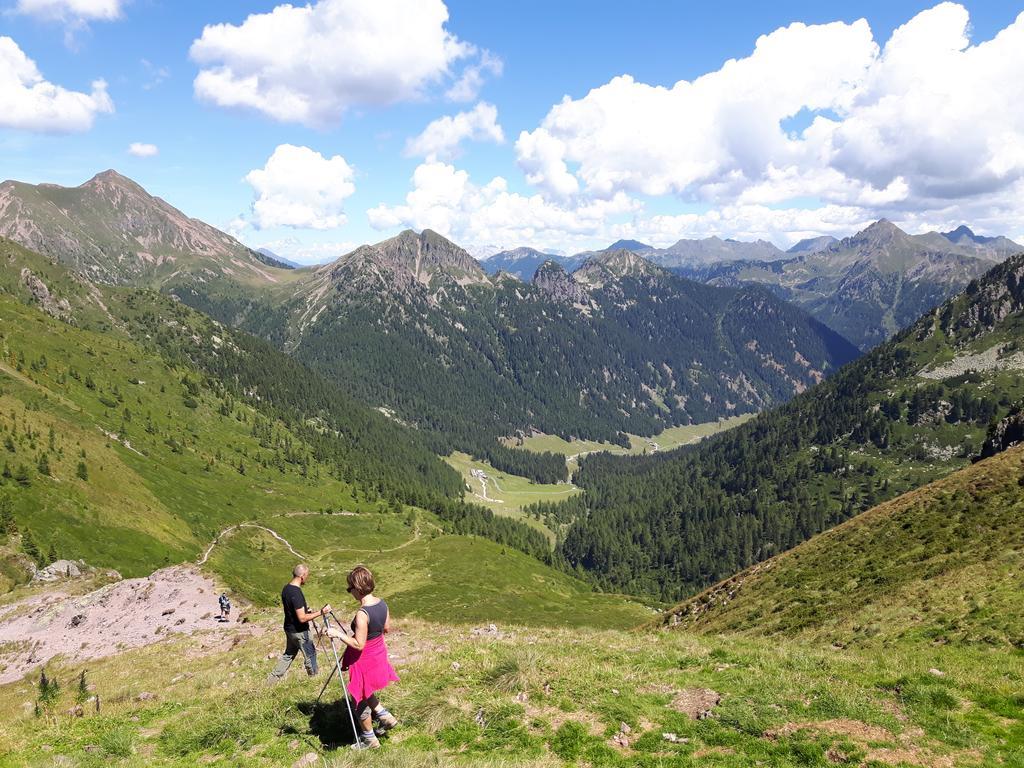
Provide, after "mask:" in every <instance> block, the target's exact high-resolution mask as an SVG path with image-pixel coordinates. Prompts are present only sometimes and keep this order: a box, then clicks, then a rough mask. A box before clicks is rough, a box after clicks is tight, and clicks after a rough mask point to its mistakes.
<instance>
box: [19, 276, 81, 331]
mask: <svg viewBox="0 0 1024 768" xmlns="http://www.w3.org/2000/svg"><path fill="white" fill-rule="evenodd" d="M21 284H22V285H23V286H25V288H26V289H27V290H28V292H29V294H31V296H32V300H33V301H34V302H35V303H36V304H37V305H39V308H40V309H41V310H43V312H45V313H46V314H48V315H51V316H53V317H56V318H57V319H58V320H69V319H70V318H71V304H69V303H68V300H67V299H58V298H57V297H56V296H54V295H53V294H51V293H50V288H49V287H48V286H47V285H46V283H44V282H43V281H42V279H41V278H39V277H38V276H37V275H35V274H34V273H33V272H32V270H30V269H29V268H28V267H22V270H21Z"/></svg>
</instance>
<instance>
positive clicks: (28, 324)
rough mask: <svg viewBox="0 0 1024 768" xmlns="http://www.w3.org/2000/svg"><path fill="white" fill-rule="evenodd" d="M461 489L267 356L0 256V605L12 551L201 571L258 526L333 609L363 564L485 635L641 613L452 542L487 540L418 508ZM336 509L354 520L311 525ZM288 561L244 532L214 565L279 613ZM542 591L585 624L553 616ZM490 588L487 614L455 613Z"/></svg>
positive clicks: (12, 256)
mask: <svg viewBox="0 0 1024 768" xmlns="http://www.w3.org/2000/svg"><path fill="white" fill-rule="evenodd" d="M23 269H27V270H29V271H30V273H31V275H33V276H35V277H36V278H38V280H39V281H40V282H41V283H42V284H45V285H46V286H47V293H48V295H49V296H50V298H52V299H53V300H54V302H56V303H55V304H52V305H46V306H56V307H58V309H60V313H61V319H58V318H57V317H53V316H51V315H50V314H47V313H46V312H45V311H42V308H43V306H44V303H43V302H42V300H41V299H40V298H39V296H40V295H41V294H40V293H39V290H38V286H37V290H36V294H35V295H34V294H33V292H32V291H31V290H30V289H29V287H28V285H27V284H26V280H25V278H24V276H23V274H22V270H23ZM61 301H64V302H66V304H60V302H61ZM265 371H266V372H265ZM318 381H319V382H320V384H318ZM297 400H299V401H301V403H302V405H303V406H304V407H305V409H306V410H304V411H301V412H300V411H297V410H296V408H295V402H296V401H297ZM375 457H376V458H375ZM461 490H462V483H461V481H460V480H459V477H458V475H457V474H456V473H455V472H454V471H452V470H451V469H450V468H448V467H447V465H445V464H444V463H443V462H442V461H441V460H440V459H438V458H437V457H436V456H434V455H432V454H431V453H430V452H429V449H428V448H427V447H426V446H425V445H424V444H423V442H422V440H420V439H419V437H418V436H417V435H416V434H415V433H414V432H412V431H411V430H408V429H406V428H404V427H400V426H399V425H396V424H394V423H393V422H391V421H390V420H388V419H386V418H385V417H384V416H382V415H380V414H378V413H376V412H375V411H373V410H372V409H369V408H366V407H363V406H358V405H357V404H354V403H346V402H345V401H344V398H343V393H339V392H337V391H336V390H335V389H333V388H331V387H330V386H329V385H327V384H326V383H323V382H322V380H319V379H318V378H317V377H315V376H314V375H313V374H310V373H309V372H308V371H304V369H302V368H301V367H300V366H299V365H298V364H297V363H295V362H294V361H291V360H289V359H288V358H285V357H284V356H283V355H282V354H281V353H279V352H277V351H276V350H273V348H271V347H270V346H269V345H267V344H263V343H259V342H256V341H255V340H251V339H249V340H247V339H246V338H245V337H243V336H241V335H239V334H235V333H233V332H231V331H229V330H226V329H223V328H220V327H217V326H216V325H214V324H213V323H212V322H211V321H210V320H209V319H208V318H205V317H203V316H201V315H199V314H198V313H196V312H194V311H193V310H190V309H188V308H187V307H183V306H177V305H175V304H174V303H173V302H172V301H171V300H170V299H168V298H166V297H162V296H159V295H157V294H154V293H151V292H140V291H134V290H127V289H103V291H102V293H101V292H100V291H98V290H97V289H95V288H93V287H92V286H90V285H88V284H85V283H83V282H80V281H78V280H76V279H75V278H73V277H72V276H71V275H70V274H69V273H68V272H67V271H66V270H65V269H64V268H63V267H60V266H58V265H55V264H53V263H51V262H50V261H49V260H47V259H45V258H42V257H40V256H38V255H36V254H32V253H31V252H29V251H26V250H25V249H22V248H20V247H18V246H14V245H13V244H10V243H4V242H2V241H0V509H3V510H5V509H10V510H11V512H12V513H13V518H14V521H15V524H16V527H17V529H18V534H16V535H13V536H6V535H5V534H4V532H3V531H0V589H2V590H3V591H6V590H8V589H10V588H11V587H13V586H14V585H15V584H17V583H19V582H22V581H24V580H25V578H26V573H25V568H24V567H23V566H24V563H23V555H22V554H21V553H20V552H19V550H24V549H25V548H26V543H27V540H28V539H29V538H30V539H31V540H33V541H34V542H35V544H36V547H37V548H38V550H39V551H40V554H41V558H40V559H48V558H50V557H64V558H72V559H79V558H80V559H84V560H85V561H86V562H88V563H89V564H91V565H94V566H100V567H105V568H114V569H116V570H118V571H120V572H121V573H122V574H123V575H125V576H142V575H146V574H148V573H149V572H151V571H152V570H154V569H156V568H159V567H161V566H163V565H166V564H170V563H177V562H182V561H192V560H196V559H197V558H198V557H199V556H200V554H201V553H202V552H203V551H204V550H205V549H206V547H207V546H208V545H209V543H210V542H211V541H212V540H213V539H214V538H215V537H216V536H218V534H219V533H220V532H222V531H223V530H224V529H226V528H228V527H230V526H232V525H235V524H238V523H242V522H248V523H259V524H262V525H265V526H266V527H268V528H271V529H272V530H274V531H275V532H278V533H279V535H281V536H284V537H285V538H287V539H288V540H289V541H292V542H293V547H294V548H296V550H297V551H298V552H299V553H301V554H302V555H305V556H307V557H308V558H309V559H310V562H311V563H313V564H314V566H315V567H317V568H318V569H320V571H321V573H322V574H323V575H326V574H327V573H328V572H329V573H330V574H331V577H330V579H329V580H328V579H326V578H325V580H324V588H325V595H344V592H345V589H344V584H343V582H344V575H345V573H346V572H347V570H348V568H350V567H351V566H352V565H353V564H354V563H355V562H358V561H359V560H365V561H367V562H370V563H372V564H373V566H374V567H375V568H383V569H384V572H385V573H387V574H388V575H389V576H391V575H392V574H393V575H394V577H395V578H393V581H396V582H397V580H398V579H397V577H398V576H401V579H402V580H403V581H402V582H401V583H402V585H403V586H402V589H403V590H404V592H405V593H406V596H404V597H402V598H401V603H400V604H401V605H402V607H403V609H404V610H406V611H408V612H412V613H416V614H417V615H423V616H443V615H446V611H449V610H452V609H453V608H454V609H457V610H463V612H464V615H466V616H467V617H468V616H469V615H470V614H471V613H472V612H471V611H470V610H469V609H470V607H472V608H473V609H474V610H475V611H476V613H472V615H473V616H478V617H479V618H480V620H485V619H486V620H488V621H507V620H528V619H529V618H530V617H531V616H532V615H534V614H537V615H538V617H539V619H538V620H541V623H556V624H557V623H565V624H572V623H574V622H576V621H579V622H582V623H589V624H592V625H596V626H626V625H630V624H634V623H636V622H639V621H642V620H644V619H646V618H648V617H649V615H650V614H649V611H648V610H647V609H645V608H644V607H643V606H641V605H639V604H638V603H634V602H630V601H627V600H625V599H623V598H619V597H614V596H603V595H598V594H594V593H592V592H590V590H589V589H588V588H587V587H586V586H585V585H584V584H583V583H582V582H580V581H578V580H576V579H574V578H572V577H569V576H566V575H564V574H561V573H558V572H557V571H555V570H554V569H552V568H549V567H547V566H545V565H543V564H542V563H541V562H539V561H537V560H535V559H533V558H530V557H527V556H526V555H523V554H521V553H520V552H517V551H515V550H513V549H512V548H511V547H502V546H500V545H497V544H494V543H492V542H490V541H486V540H484V539H480V538H476V537H466V536H454V535H451V533H448V532H447V531H450V530H459V531H466V530H478V529H474V528H468V529H467V528H466V527H460V526H458V525H455V526H451V525H449V524H448V523H446V522H444V521H442V520H440V519H438V518H436V517H435V516H433V515H432V514H430V513H427V512H424V511H422V510H417V509H415V508H414V507H410V506H409V505H408V502H410V501H412V502H416V501H417V500H419V499H426V500H430V499H431V498H433V497H439V496H442V495H443V494H445V493H448V494H449V495H455V494H458V493H460V492H461ZM328 509H329V510H333V511H338V510H346V511H348V512H350V513H356V516H353V517H349V516H341V515H322V514H308V512H309V511H320V510H328ZM409 515H412V517H411V518H409ZM407 519H411V520H419V521H420V522H417V523H416V524H415V525H414V526H413V527H410V526H409V525H407V524H406V522H405V521H406V520H407ZM446 519H447V518H446ZM268 546H269V548H268ZM295 559H296V558H295V556H294V555H292V554H290V553H288V552H287V551H286V550H284V549H282V548H281V546H280V545H279V544H277V543H276V542H275V540H274V539H273V538H271V537H270V536H269V534H267V533H261V532H260V531H259V530H258V529H250V528H243V529H241V530H239V531H238V532H236V533H232V534H231V535H229V536H226V537H225V538H224V539H223V543H222V544H220V545H218V546H217V547H215V548H214V550H213V553H212V555H211V558H210V561H209V564H208V567H210V568H211V569H213V570H214V571H215V572H216V573H218V574H220V575H221V577H222V578H224V580H225V581H226V583H227V584H228V585H229V586H230V587H232V588H234V589H235V590H236V591H238V592H239V593H240V594H242V595H245V596H247V597H249V598H250V599H252V600H254V601H256V602H257V603H259V604H273V603H274V602H276V600H277V599H278V598H277V594H278V592H279V590H280V587H281V584H282V583H283V582H282V579H283V578H284V577H285V576H286V575H287V573H289V572H290V570H291V568H292V566H293V565H294V564H295ZM328 564H329V568H330V570H329V571H328V567H327V566H328ZM321 566H323V567H321ZM445 574H447V576H444V575H445ZM538 590H539V591H541V592H543V593H545V594H553V595H559V596H560V599H564V600H567V601H570V602H575V603H577V604H578V605H579V610H578V612H577V613H570V614H569V615H566V616H560V614H559V612H558V610H557V605H556V601H555V600H554V599H547V600H545V599H543V598H538V596H537V594H536V593H537V592H538ZM481 591H484V592H487V593H488V594H491V597H492V599H490V600H489V601H486V602H481V601H479V599H475V600H474V599H465V598H463V597H461V595H462V594H463V593H467V592H468V593H475V594H477V595H479V594H480V593H481ZM324 599H327V598H326V597H325V598H324ZM452 600H455V601H460V602H457V604H455V605H454V606H452V605H449V603H450V602H451V601H452ZM463 603H466V604H470V603H471V604H472V605H471V606H469V605H467V606H463Z"/></svg>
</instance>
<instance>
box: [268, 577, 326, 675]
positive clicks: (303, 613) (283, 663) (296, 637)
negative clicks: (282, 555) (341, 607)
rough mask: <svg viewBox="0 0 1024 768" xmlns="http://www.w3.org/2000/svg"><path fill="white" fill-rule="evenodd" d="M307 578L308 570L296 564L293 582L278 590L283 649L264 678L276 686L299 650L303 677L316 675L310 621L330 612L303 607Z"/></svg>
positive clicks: (304, 605)
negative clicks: (283, 640)
mask: <svg viewBox="0 0 1024 768" xmlns="http://www.w3.org/2000/svg"><path fill="white" fill-rule="evenodd" d="M308 578H309V567H308V566H306V565H302V564H299V565H296V566H295V568H293V569H292V580H291V581H289V582H288V583H287V584H285V585H284V589H282V590H281V606H282V607H283V608H284V636H285V648H284V653H282V654H281V658H280V660H279V661H278V662H277V666H275V667H274V669H273V671H272V672H271V673H270V675H269V676H268V677H267V682H269V683H276V682H277V681H278V680H280V679H281V678H282V677H284V675H285V673H286V672H287V671H288V667H290V666H291V664H292V660H293V659H294V658H295V655H296V654H297V653H298V652H299V651H301V652H302V660H303V662H304V664H305V667H306V674H307V675H309V676H310V677H312V676H313V675H315V674H316V673H317V666H316V646H315V645H313V641H312V640H311V639H310V637H309V622H311V621H313V620H314V619H318V618H320V617H321V616H323V615H324V614H326V613H330V612H331V606H329V605H325V606H324V607H323V608H321V609H320V610H319V611H310V610H309V606H307V605H306V596H305V595H303V594H302V585H303V584H305V583H306V580H307V579H308Z"/></svg>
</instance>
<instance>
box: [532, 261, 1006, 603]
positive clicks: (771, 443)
mask: <svg viewBox="0 0 1024 768" xmlns="http://www.w3.org/2000/svg"><path fill="white" fill-rule="evenodd" d="M1022 310H1024V255H1021V256H1015V257H1013V258H1011V259H1009V260H1007V261H1006V262H1004V263H1003V264H1001V265H998V266H996V267H994V268H992V269H991V270H990V271H989V272H988V273H987V274H986V275H985V276H984V277H983V278H981V279H979V280H976V281H972V282H971V283H970V284H969V285H968V286H967V288H966V289H965V290H964V291H963V292H962V293H961V294H960V295H958V296H956V297H955V298H953V299H951V300H949V301H947V302H946V303H944V304H943V305H942V306H940V307H938V308H936V309H935V310H933V311H931V312H929V313H927V314H926V315H924V316H923V317H921V318H920V319H919V320H918V321H917V322H916V323H914V324H913V325H911V326H910V327H909V328H907V329H906V330H905V331H903V332H902V333H901V334H899V335H898V336H897V337H896V338H895V339H894V340H893V341H891V342H889V343H886V344H884V345H882V346H880V347H878V348H877V349H875V350H874V351H872V352H871V353H869V354H868V355H866V356H864V357H862V358H860V359H859V360H857V361H855V362H853V363H851V364H849V365H848V366H846V367H845V368H844V369H843V370H842V371H840V372H839V373H838V374H837V375H836V376H834V377H832V378H831V379H829V380H827V381H825V382H824V383H823V384H821V385H819V386H817V387H815V388H814V389H813V390H811V391H809V392H806V393H804V394H802V395H799V396H797V397H796V398H794V399H793V400H792V401H791V402H789V403H788V404H786V405H784V406H782V407H780V408H777V409H775V410H772V411H769V412H766V413H763V414H761V415H759V416H757V417H756V418H754V419H752V420H751V421H750V422H748V423H746V424H744V425H742V426H740V427H737V428H736V429H734V430H732V431H730V432H727V433H724V434H722V435H720V436H717V437H714V438H711V439H709V440H707V441H705V442H704V443H701V444H700V445H698V446H695V447H693V448H689V449H687V448H683V449H680V450H678V451H674V452H671V453H664V454H656V455H654V456H650V457H641V458H617V457H612V456H608V455H595V456H590V457H587V458H586V459H585V460H584V461H583V463H582V465H581V468H580V470H579V472H578V473H577V474H576V477H575V482H576V483H577V484H578V485H580V486H582V487H583V488H585V490H586V493H585V494H583V495H581V496H577V497H575V498H573V499H572V500H570V501H567V502H565V503H564V504H561V505H555V506H545V507H541V508H537V509H535V510H534V513H535V514H538V515H540V516H545V517H548V518H549V519H551V520H552V521H554V522H555V523H556V524H561V525H563V526H564V525H566V524H567V523H569V522H570V521H571V525H569V526H568V529H567V533H566V534H565V537H564V541H563V542H562V544H561V552H562V553H563V554H564V556H565V557H566V558H567V559H568V560H569V562H571V563H572V564H574V565H576V566H578V567H579V568H582V569H586V570H588V571H590V572H592V573H594V574H596V575H597V576H598V578H599V579H600V581H601V583H603V584H604V585H606V586H608V587H611V588H616V589H623V590H627V591H633V592H638V593H639V592H647V593H654V594H661V595H663V596H664V597H666V598H670V597H672V596H682V595H685V594H686V593H689V592H692V591H694V590H697V589H699V588H701V587H704V586H707V585H708V584H711V583H713V582H715V581H717V580H719V579H722V578H725V577H727V576H729V575H730V574H732V573H736V572H738V571H740V570H742V569H743V568H746V567H748V566H750V565H752V564H753V563H756V562H758V561H761V560H764V559H765V558H767V557H770V556H772V555H775V554H777V553H778V552H780V551H782V550H784V549H788V548H790V547H792V546H795V545H796V544H798V543H800V542H801V541H803V540H804V539H807V538H808V537H810V536H812V535H813V534H815V533H818V532H820V531H822V530H825V529H826V528H830V527H832V526H834V525H835V524H837V523H839V522H842V521H843V520H846V519H848V518H850V517H852V516H853V515H855V514H857V513H859V512H861V511H863V510H865V509H868V508H870V507H872V506H874V505H875V504H876V503H878V502H879V501H882V500H884V499H888V498H891V497H893V496H895V495H897V494H899V493H901V492H903V491H906V490H909V489H912V488H916V487H919V486H920V485H923V484H924V483H925V482H927V481H929V480H932V479H934V478H936V477H939V476H942V475H944V474H946V473H948V472H950V471H951V470H953V469H955V468H958V467H960V466H962V465H964V464H966V463H967V462H969V461H970V459H971V457H972V456H974V455H975V454H977V452H978V450H979V447H980V445H981V443H982V441H983V439H984V436H985V432H986V429H987V427H988V426H989V424H990V423H991V422H992V420H993V419H997V418H1001V417H1002V416H1003V415H1004V414H1005V413H1007V411H1008V410H1009V409H1010V407H1011V404H1012V403H1014V402H1016V401H1017V400H1019V399H1020V397H1021V396H1022V394H1024V381H1022V377H1021V375H1020V370H1021V369H1022V368H1024V352H1022V351H1021V348H1020V345H1021V340H1022V332H1024V327H1022V323H1024V313H1022Z"/></svg>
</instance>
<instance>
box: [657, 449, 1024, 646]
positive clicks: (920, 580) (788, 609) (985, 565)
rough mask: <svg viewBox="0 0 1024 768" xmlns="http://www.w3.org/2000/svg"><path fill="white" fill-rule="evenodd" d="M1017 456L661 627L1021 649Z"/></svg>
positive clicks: (847, 530) (961, 476) (912, 500)
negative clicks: (673, 626) (971, 644)
mask: <svg viewBox="0 0 1024 768" xmlns="http://www.w3.org/2000/svg"><path fill="white" fill-rule="evenodd" d="M1022 477H1024V447H1016V448H1011V449H1009V450H1007V451H1006V452H1004V453H1001V454H998V455H996V456H994V457H992V458H990V459H987V460H985V461H982V462H979V463H978V464H974V465H972V466H970V467H968V468H966V469H963V470H961V471H959V472H956V473H954V474H953V475H950V476H949V477H947V478H944V479H942V480H939V481H937V482H935V483H932V484H930V485H927V486H925V487H924V488H920V489H918V490H915V491H911V492H910V493H907V494H904V495H902V496H899V497H897V498H895V499H893V500H892V501H888V502H886V503H884V504H880V505H879V506H877V507H875V508H874V509H872V510H870V511H868V512H865V513H864V514H862V515H858V516H857V517H855V518H854V519H853V520H850V521H848V522H846V523H844V524H843V525H840V526H838V527H836V528H833V529H832V530H830V531H827V532H825V533H823V534H820V535H819V536H815V537H814V538H812V539H811V540H810V541H807V542H805V543H804V544H801V545H800V546H799V547H797V548H795V549H793V550H790V551H789V552H786V553H784V554H782V555H779V556H778V557H775V558H772V559H771V560H767V561H765V562H763V563H759V564H758V565H755V566H753V567H752V568H750V569H748V570H746V571H744V572H742V573H739V574H737V575H736V576H733V577H732V578H730V579H728V580H726V581H724V582H722V583H720V584H717V585H715V586H714V587H712V588H710V589H708V590H707V591H705V592H703V593H701V594H700V595H698V596H696V597H694V598H692V599H691V600H688V601H687V602H686V603H684V604H682V605H681V606H679V607H678V608H677V609H674V610H673V611H671V612H670V613H669V614H668V615H667V617H666V619H665V621H666V622H667V623H669V624H672V625H675V626H678V627H679V628H685V629H692V630H696V631H700V632H742V633H746V634H752V635H799V636H801V637H813V638H815V639H819V640H822V641H828V642H832V643H837V644H842V645H847V644H851V643H861V644H863V643H875V642H881V643H885V644H892V643H893V642H896V641H902V640H906V639H910V640H924V641H929V642H935V643H949V642H959V643H975V644H980V645H987V646H995V647H1017V648H1024V619H1022V616H1024V596H1022V593H1021V589H1020V574H1021V569H1022V568H1024V496H1022V494H1021V478H1022Z"/></svg>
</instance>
